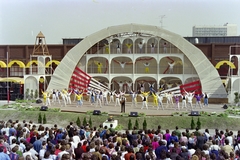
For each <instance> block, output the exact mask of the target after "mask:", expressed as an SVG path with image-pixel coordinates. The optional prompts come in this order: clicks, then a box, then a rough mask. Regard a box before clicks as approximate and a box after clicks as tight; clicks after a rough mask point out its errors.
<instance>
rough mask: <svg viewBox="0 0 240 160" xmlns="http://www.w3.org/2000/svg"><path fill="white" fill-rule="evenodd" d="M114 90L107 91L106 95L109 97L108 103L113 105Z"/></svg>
mask: <svg viewBox="0 0 240 160" xmlns="http://www.w3.org/2000/svg"><path fill="white" fill-rule="evenodd" d="M115 92H116V90H114V91H109V92H108V94H109V96H110V99H109V103H111V102H113V103H114V95H115Z"/></svg>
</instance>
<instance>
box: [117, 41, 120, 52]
mask: <svg viewBox="0 0 240 160" xmlns="http://www.w3.org/2000/svg"><path fill="white" fill-rule="evenodd" d="M117 53H121V49H120V44H119V43H118V44H117Z"/></svg>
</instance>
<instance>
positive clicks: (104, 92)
mask: <svg viewBox="0 0 240 160" xmlns="http://www.w3.org/2000/svg"><path fill="white" fill-rule="evenodd" d="M107 95H108V91H107V90H106V89H104V90H103V91H102V96H103V105H104V106H106V105H108V99H107Z"/></svg>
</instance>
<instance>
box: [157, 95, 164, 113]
mask: <svg viewBox="0 0 240 160" xmlns="http://www.w3.org/2000/svg"><path fill="white" fill-rule="evenodd" d="M157 98H158V108H157V110H159V108H160V106H161V107H162V109H163V110H164V108H163V103H162V100H163V95H162V94H161V93H159V94H158V97H157Z"/></svg>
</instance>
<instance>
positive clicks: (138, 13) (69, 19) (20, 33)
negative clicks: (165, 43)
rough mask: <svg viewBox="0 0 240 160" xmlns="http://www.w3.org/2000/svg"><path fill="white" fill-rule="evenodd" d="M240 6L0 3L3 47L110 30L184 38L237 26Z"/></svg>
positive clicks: (147, 0) (73, 0)
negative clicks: (144, 28) (133, 28)
mask: <svg viewBox="0 0 240 160" xmlns="http://www.w3.org/2000/svg"><path fill="white" fill-rule="evenodd" d="M239 8H240V0H0V45H6V44H8V45H13V44H14V45H16V44H21V45H23V44H24V45H27V44H34V43H35V39H36V36H37V34H38V33H39V32H40V31H41V32H42V33H43V34H44V35H45V39H46V43H47V44H62V38H84V37H86V36H88V35H91V34H93V33H95V32H98V31H99V30H101V29H104V28H107V27H109V26H117V25H122V24H130V23H135V24H143V25H153V26H160V27H163V28H164V29H166V30H169V31H171V32H174V33H176V34H179V35H181V36H183V37H191V36H192V27H193V26H194V25H215V26H222V25H224V24H225V23H229V24H237V25H238V35H240V34H239V33H240V9H239Z"/></svg>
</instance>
